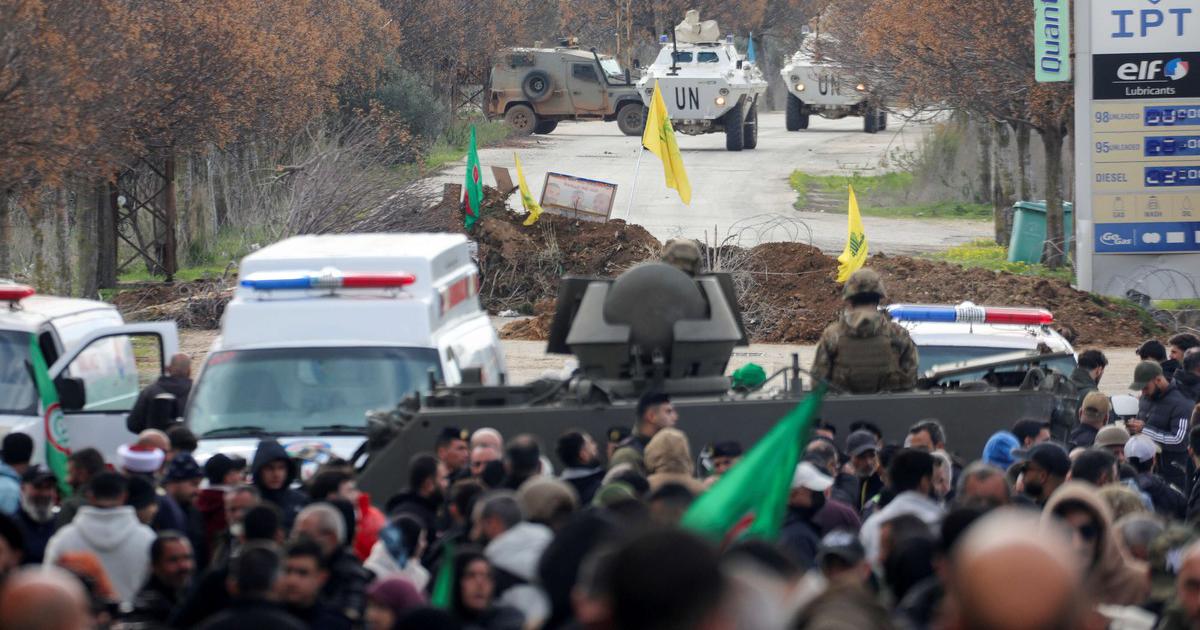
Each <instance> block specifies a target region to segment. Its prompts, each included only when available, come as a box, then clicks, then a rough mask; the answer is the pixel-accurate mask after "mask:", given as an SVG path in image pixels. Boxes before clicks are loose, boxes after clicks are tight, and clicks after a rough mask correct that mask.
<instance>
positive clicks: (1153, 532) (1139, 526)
mask: <svg viewBox="0 0 1200 630" xmlns="http://www.w3.org/2000/svg"><path fill="white" fill-rule="evenodd" d="M1113 528H1114V529H1116V530H1117V535H1119V536H1120V537H1121V544H1123V545H1125V550H1126V551H1128V552H1129V553H1130V555H1132V556H1133V557H1135V558H1137V559H1138V560H1141V561H1143V562H1148V561H1149V560H1150V544H1151V543H1153V542H1154V540H1155V539H1156V538H1158V537H1159V535H1160V534H1162V533H1163V531H1164V530H1165V529H1166V527H1165V526H1164V525H1163V522H1162V521H1161V520H1159V519H1158V518H1156V517H1155V516H1154V515H1152V514H1149V513H1146V512H1140V513H1135V514H1127V515H1125V516H1123V517H1121V519H1120V520H1118V521H1116V522H1115V523H1113Z"/></svg>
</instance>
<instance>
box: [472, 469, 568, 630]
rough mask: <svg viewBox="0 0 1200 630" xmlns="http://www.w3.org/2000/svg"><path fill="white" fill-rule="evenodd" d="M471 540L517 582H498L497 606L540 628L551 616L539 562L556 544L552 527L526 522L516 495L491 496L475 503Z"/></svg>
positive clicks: (495, 493) (507, 580)
mask: <svg viewBox="0 0 1200 630" xmlns="http://www.w3.org/2000/svg"><path fill="white" fill-rule="evenodd" d="M474 521H475V526H474V528H473V529H472V530H471V538H472V539H473V540H475V541H476V542H478V543H479V544H481V545H486V546H485V547H484V549H483V554H484V556H486V557H487V559H488V562H490V563H492V566H494V567H496V568H497V569H499V570H500V571H501V572H502V575H503V574H508V575H509V576H512V578H514V579H499V580H497V581H496V603H497V604H498V605H504V606H512V607H513V608H516V609H517V610H519V611H521V613H522V614H524V615H525V622H526V624H527V626H530V627H538V626H539V625H541V623H542V622H543V621H545V620H546V618H547V617H548V616H549V614H550V600H549V598H548V597H547V596H546V593H545V592H544V591H543V590H542V589H541V588H540V587H539V586H537V568H538V562H539V561H540V560H541V558H542V552H543V551H545V549H546V547H547V546H549V544H550V541H551V540H553V538H554V534H553V532H551V530H550V528H549V527H546V526H545V525H539V524H537V523H530V522H526V521H525V515H524V513H523V512H522V510H521V504H520V503H519V502H518V501H517V496H516V493H514V492H511V491H508V490H495V491H493V492H489V493H487V494H485V495H483V496H482V497H480V498H479V500H478V501H477V502H476V503H475V518H474Z"/></svg>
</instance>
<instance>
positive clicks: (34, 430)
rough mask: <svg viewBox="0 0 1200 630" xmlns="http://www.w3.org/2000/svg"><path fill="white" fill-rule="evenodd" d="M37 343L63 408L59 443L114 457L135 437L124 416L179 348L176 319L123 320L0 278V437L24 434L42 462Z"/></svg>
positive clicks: (89, 304) (109, 310)
mask: <svg viewBox="0 0 1200 630" xmlns="http://www.w3.org/2000/svg"><path fill="white" fill-rule="evenodd" d="M31 343H37V346H38V348H39V349H40V350H41V352H42V356H43V357H44V358H45V360H46V363H47V364H48V366H49V375H50V378H51V379H53V381H54V385H55V388H56V389H57V394H58V398H59V404H60V405H61V407H62V410H63V422H64V426H63V428H64V431H63V433H64V435H65V437H66V441H67V444H65V445H64V446H66V447H68V448H70V449H72V450H79V449H82V448H87V447H93V448H96V449H98V450H99V451H100V452H101V453H102V454H103V455H104V458H105V460H106V461H115V460H116V456H117V447H118V446H120V445H121V444H124V443H126V442H129V441H131V440H132V439H133V437H134V436H133V435H132V434H131V433H129V431H127V430H126V429H125V416H127V415H128V414H129V410H130V409H132V408H133V404H134V402H136V401H137V397H138V392H139V391H140V390H141V388H143V387H145V386H146V385H148V384H150V383H152V382H153V381H154V380H155V379H157V378H158V377H159V376H160V375H161V374H162V373H163V371H164V369H165V367H166V363H167V362H168V361H169V360H170V357H171V355H173V354H175V353H176V352H178V351H179V337H178V333H177V331H176V329H175V324H174V322H155V323H145V324H128V325H127V324H125V323H124V321H123V320H122V319H121V315H120V313H118V312H117V309H116V308H114V307H113V306H112V305H111V304H105V303H103V302H96V301H93V300H79V299H73V298H62V297H51V296H43V295H36V294H35V292H34V290H33V289H32V288H30V287H28V286H25V285H20V284H12V283H0V434H6V433H9V432H11V431H20V432H22V433H27V434H29V435H30V436H32V437H33V439H34V451H33V456H34V461H35V462H43V461H44V460H45V443H44V436H45V430H44V428H43V420H42V418H43V413H44V412H45V409H43V408H42V405H41V396H39V393H38V390H37V385H36V383H35V381H34V376H33V368H32V352H31Z"/></svg>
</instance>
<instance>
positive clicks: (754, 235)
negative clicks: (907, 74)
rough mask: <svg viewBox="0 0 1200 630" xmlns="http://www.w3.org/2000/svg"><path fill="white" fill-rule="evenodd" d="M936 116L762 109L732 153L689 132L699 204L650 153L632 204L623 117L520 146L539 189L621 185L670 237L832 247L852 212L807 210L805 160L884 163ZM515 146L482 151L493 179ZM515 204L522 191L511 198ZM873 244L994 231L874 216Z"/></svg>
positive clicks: (446, 176) (631, 151)
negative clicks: (548, 181)
mask: <svg viewBox="0 0 1200 630" xmlns="http://www.w3.org/2000/svg"><path fill="white" fill-rule="evenodd" d="M928 129H929V127H928V125H924V124H915V123H912V124H906V123H904V122H903V121H901V120H898V119H896V118H893V120H892V127H891V128H889V129H888V130H887V131H886V132H883V133H879V134H876V135H867V134H865V133H863V132H862V121H861V120H860V119H858V118H845V119H842V120H836V121H834V120H825V119H820V118H813V121H812V127H811V128H810V129H808V130H807V131H801V132H792V133H789V132H788V131H786V130H785V129H784V121H783V114H782V113H777V112H772V113H765V114H762V115H761V116H760V118H759V141H758V148H757V149H755V150H753V151H742V152H740V153H731V152H728V151H726V150H725V136H724V134H708V135H704V136H684V135H680V136H679V146H680V148H681V149H682V153H683V161H684V165H685V166H686V167H687V171H688V175H689V177H690V179H691V182H692V203H691V206H690V207H689V206H685V205H683V204H682V202H680V201H679V198H678V196H677V195H676V193H675V191H673V190H670V189H668V188H666V187H665V186H664V185H663V176H662V167H661V165H660V163H659V162H658V160H657V159H656V158H655V157H654V156H653V155H652V154H650V153H646V154H645V156H644V157H643V159H642V165H641V170H640V173H639V175H638V180H637V191H636V198H635V200H634V204H633V209H632V212H631V211H630V207H629V189H630V186H631V184H632V183H633V179H634V167H635V164H636V162H637V151H638V139H637V138H631V137H627V136H623V135H621V133H620V132H619V131H618V130H617V125H616V123H597V122H588V123H563V124H560V125H559V126H558V129H557V130H555V131H554V133H552V134H550V135H548V136H534V137H532V138H531V139H530V140H528V141H527V142H526V143H525V146H522V147H521V148H518V149H516V150H517V151H519V152H520V154H521V163H522V165H523V166H524V168H525V174H526V177H527V179H528V180H529V184H530V186H531V187H532V188H533V193H534V195H535V196H540V195H541V189H542V181H543V177H544V174H545V173H546V172H547V171H556V172H562V173H568V174H572V175H579V176H583V177H590V178H593V179H600V180H604V181H609V182H614V183H616V184H617V185H618V192H617V202H616V204H615V207H614V209H613V214H612V216H613V218H617V219H626V220H628V221H630V222H632V223H638V224H641V225H643V226H645V227H646V228H647V229H648V230H650V232H651V233H653V234H654V236H655V237H657V238H659V239H660V240H665V239H668V238H671V237H674V236H688V237H691V238H697V239H705V238H706V231H707V240H708V242H712V241H713V237H712V235H713V232H714V227H715V230H716V231H717V232H718V233H719V234H720V235H721V238H722V239H724V238H725V237H726V236H727V235H729V234H731V233H736V234H739V235H740V242H741V244H742V245H744V246H753V245H755V244H757V243H758V242H763V241H783V240H799V241H801V242H811V243H813V244H815V245H817V246H818V247H820V248H821V249H823V250H825V251H828V252H840V251H841V250H842V247H843V246H844V245H845V238H846V237H845V234H846V218H845V215H837V214H825V213H818V212H797V211H795V210H794V209H792V202H794V201H795V199H796V195H795V193H794V192H793V191H792V190H791V188H790V187H789V185H788V176H789V175H790V174H791V172H792V171H793V170H795V169H803V170H805V171H808V172H811V173H816V174H849V173H853V172H856V171H857V172H860V173H874V172H879V170H880V169H879V164H880V160H881V158H883V157H885V156H887V155H889V154H890V153H891V152H893V151H895V150H901V151H913V150H915V149H916V148H917V147H918V146H919V143H920V139H921V137H922V136H923V135H924V134H925V133H926V132H927V131H928ZM513 151H514V149H512V148H493V149H484V150H481V151H480V161H481V162H482V163H483V165H484V181H485V183H487V184H489V185H491V184H493V179H492V175H491V172H490V170H489V169H488V168H487V167H489V166H506V167H509V168H512V167H513ZM464 168H465V162H462V163H459V164H458V165H454V166H452V167H450V168H448V169H447V170H446V171H444V172H443V174H442V175H440V176H439V177H438V178H437V179H438V180H439V181H447V182H461V181H462V178H463V170H464ZM510 203H512V204H513V205H514V207H516V206H518V205H519V203H520V202H519V200H518V199H517V198H516V197H515V196H514V197H513V198H512V200H511V201H510ZM866 223H867V235H868V237H869V238H870V242H871V251H872V252H886V253H893V254H911V253H918V252H925V251H930V250H937V249H943V248H945V247H948V246H951V245H955V244H959V243H963V242H966V241H970V240H973V239H977V238H987V237H988V236H990V233H991V226H990V224H988V223H985V222H973V221H942V220H938V221H934V220H919V221H918V220H898V219H880V218H868V219H867V222H866Z"/></svg>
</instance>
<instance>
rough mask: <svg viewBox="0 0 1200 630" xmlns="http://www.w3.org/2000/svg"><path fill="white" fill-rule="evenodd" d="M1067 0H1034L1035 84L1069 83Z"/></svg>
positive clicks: (1068, 11)
mask: <svg viewBox="0 0 1200 630" xmlns="http://www.w3.org/2000/svg"><path fill="white" fill-rule="evenodd" d="M1068 1H1069V0H1033V15H1034V19H1033V55H1034V60H1035V62H1036V66H1035V78H1036V79H1037V82H1038V83H1053V82H1059V81H1070V80H1071V9H1070V5H1069V4H1068Z"/></svg>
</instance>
